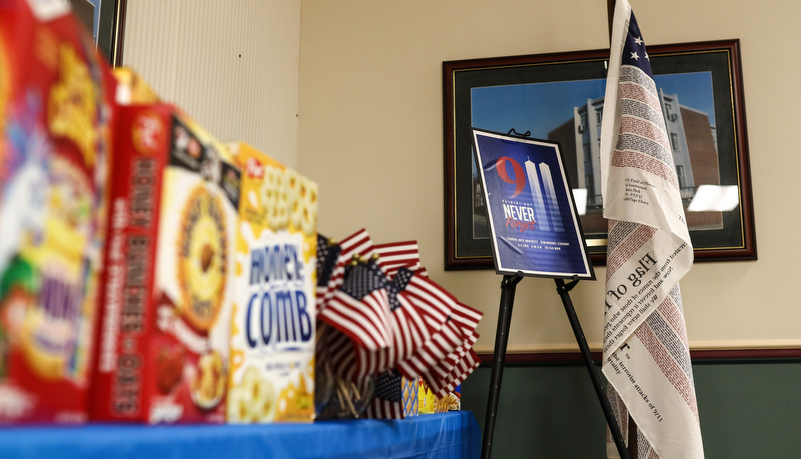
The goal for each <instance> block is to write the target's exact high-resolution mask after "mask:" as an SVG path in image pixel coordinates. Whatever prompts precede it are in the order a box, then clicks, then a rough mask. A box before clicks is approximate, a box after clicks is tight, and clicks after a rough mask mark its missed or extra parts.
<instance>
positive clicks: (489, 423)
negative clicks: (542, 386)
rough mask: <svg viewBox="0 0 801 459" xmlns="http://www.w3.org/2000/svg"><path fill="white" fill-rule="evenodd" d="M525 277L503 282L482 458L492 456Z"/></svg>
mask: <svg viewBox="0 0 801 459" xmlns="http://www.w3.org/2000/svg"><path fill="white" fill-rule="evenodd" d="M522 279H523V277H522V276H520V275H515V276H511V275H505V276H503V281H502V282H501V305H500V309H499V310H498V330H497V331H496V333H495V352H494V355H493V359H492V373H491V375H490V390H489V397H488V399H487V417H486V419H485V421H484V438H483V443H482V447H481V458H482V459H489V458H490V457H492V435H493V433H494V430H495V418H496V415H497V413H498V400H499V399H500V395H501V380H502V379H503V363H504V361H505V360H506V345H507V343H508V342H509V326H510V324H511V322H512V305H513V304H514V300H515V288H516V286H517V284H518V283H519V282H520V281H521V280H522Z"/></svg>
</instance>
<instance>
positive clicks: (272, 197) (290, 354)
mask: <svg viewBox="0 0 801 459" xmlns="http://www.w3.org/2000/svg"><path fill="white" fill-rule="evenodd" d="M229 149H230V150H231V151H232V152H233V153H234V154H235V157H236V162H237V164H239V167H240V169H241V170H242V188H241V193H240V201H239V227H238V238H237V244H236V266H235V280H234V283H235V286H236V292H237V296H236V299H235V305H234V313H233V319H232V328H231V371H230V373H229V378H230V379H229V392H228V400H227V403H228V405H227V416H226V417H227V420H228V422H231V423H270V422H282V421H283V422H287V421H294V422H310V421H312V420H313V419H314V333H315V330H314V329H315V301H314V286H315V283H316V281H315V277H316V270H315V263H316V241H317V185H316V184H315V183H314V182H312V181H310V180H309V179H307V178H305V177H303V176H301V175H300V174H298V173H297V172H295V171H294V170H292V169H290V168H287V167H284V166H283V165H281V164H280V163H278V162H277V161H275V160H273V159H271V158H270V157H268V156H266V155H264V154H262V153H260V152H258V151H257V150H255V149H253V148H252V147H250V146H249V145H247V144H236V145H233V146H230V147H229Z"/></svg>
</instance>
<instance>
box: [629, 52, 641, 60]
mask: <svg viewBox="0 0 801 459" xmlns="http://www.w3.org/2000/svg"><path fill="white" fill-rule="evenodd" d="M630 59H634V60H635V61H638V60H640V55H639V54H637V52H632V53H631V58H630Z"/></svg>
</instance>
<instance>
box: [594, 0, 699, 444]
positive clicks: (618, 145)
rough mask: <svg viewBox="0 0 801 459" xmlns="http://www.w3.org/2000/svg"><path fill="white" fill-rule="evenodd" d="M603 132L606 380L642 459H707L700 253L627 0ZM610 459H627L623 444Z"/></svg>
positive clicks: (621, 9)
mask: <svg viewBox="0 0 801 459" xmlns="http://www.w3.org/2000/svg"><path fill="white" fill-rule="evenodd" d="M611 42H612V46H611V50H610V51H611V52H610V61H609V74H608V77H607V87H606V95H605V98H604V113H603V127H602V134H601V164H602V169H603V172H602V182H603V183H604V186H603V187H602V189H603V191H604V196H603V201H604V217H606V218H607V219H609V238H608V247H607V265H606V266H607V276H606V294H605V308H604V309H605V319H606V320H605V326H604V348H603V359H604V360H603V373H604V375H605V376H606V378H607V380H608V381H609V384H610V385H609V392H610V401H611V402H612V403H611V404H612V405H613V406H614V407H616V408H617V409H616V411H615V414H616V417H617V419H618V424H619V425H620V426H621V430H623V435H624V437H628V433H627V432H626V430H627V428H628V422H627V419H628V418H627V417H628V415H631V418H632V419H633V420H634V423H635V424H636V426H637V427H638V450H639V451H638V457H639V458H649V459H650V458H662V459H670V458H678V459H696V458H703V457H704V452H703V445H702V441H701V430H700V424H699V418H698V407H697V403H696V398H695V388H694V383H693V375H692V366H691V362H690V354H689V344H688V340H687V332H686V327H685V322H684V313H683V309H682V302H681V293H680V290H679V285H678V282H679V279H681V278H682V277H683V276H684V274H685V273H687V272H688V271H689V270H690V268H691V267H692V262H693V248H692V244H691V241H690V236H689V231H688V229H687V224H686V220H685V218H684V208H683V204H682V200H681V196H680V193H679V182H678V179H677V176H676V171H675V169H674V162H673V152H672V149H671V144H670V142H669V140H668V135H667V130H666V127H665V122H664V118H663V114H662V104H661V100H660V96H659V92H658V91H657V89H656V85H655V83H654V79H653V74H652V72H651V65H650V61H649V56H648V53H647V51H646V49H645V43H644V41H643V38H642V34H641V33H640V29H639V26H638V25H637V21H636V19H635V18H634V15H633V14H632V12H631V6H630V5H629V3H628V1H627V0H617V6H616V9H615V17H614V21H613V28H612V40H611ZM607 453H608V454H609V455H610V456H611V457H617V450H616V448H615V445H614V443H609V444H608V445H607Z"/></svg>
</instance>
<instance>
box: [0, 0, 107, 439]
mask: <svg viewBox="0 0 801 459" xmlns="http://www.w3.org/2000/svg"><path fill="white" fill-rule="evenodd" d="M115 86H116V83H115V81H114V79H113V77H112V76H111V73H110V70H109V69H108V66H107V65H106V64H105V62H103V60H102V59H101V58H99V57H98V56H97V55H96V54H95V50H94V44H93V43H92V37H91V36H89V35H88V34H86V33H85V32H84V30H83V29H82V27H81V26H80V25H79V24H78V23H77V22H76V20H75V19H74V17H73V16H71V15H70V14H69V13H68V11H66V10H65V8H64V2H53V1H50V2H47V1H39V2H27V1H24V0H6V1H3V2H0V235H2V237H0V423H30V422H37V423H38V422H59V423H60V422H66V423H75V422H82V421H84V420H86V418H87V403H88V402H87V391H88V386H89V380H90V378H89V376H90V365H89V362H90V359H91V355H92V342H93V339H92V336H93V331H94V330H93V326H94V323H95V318H96V311H97V309H98V302H97V299H98V272H99V271H100V267H101V258H102V247H103V243H104V238H105V225H106V215H107V199H108V195H107V177H108V173H109V172H108V171H109V161H110V142H111V140H110V134H111V126H112V114H113V111H112V109H113V100H114V94H115Z"/></svg>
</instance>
